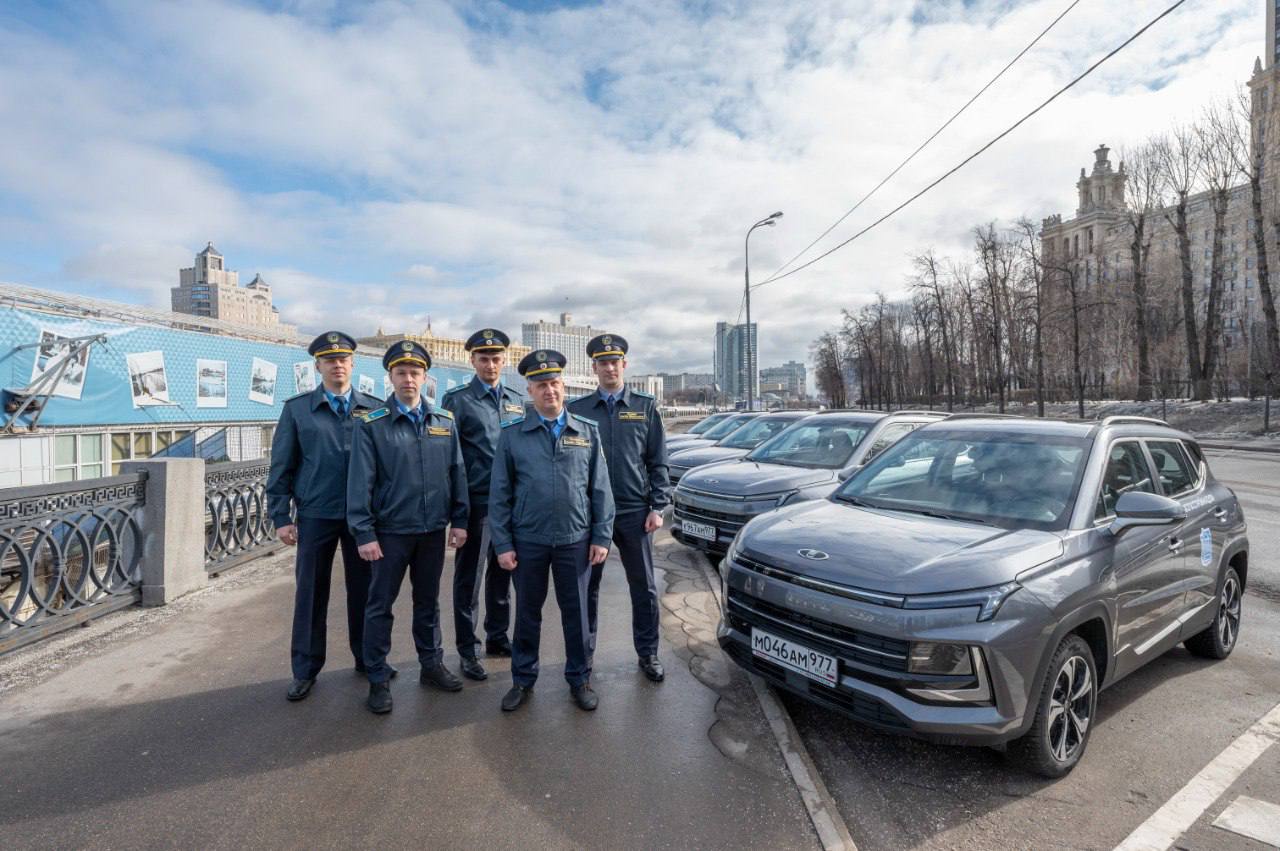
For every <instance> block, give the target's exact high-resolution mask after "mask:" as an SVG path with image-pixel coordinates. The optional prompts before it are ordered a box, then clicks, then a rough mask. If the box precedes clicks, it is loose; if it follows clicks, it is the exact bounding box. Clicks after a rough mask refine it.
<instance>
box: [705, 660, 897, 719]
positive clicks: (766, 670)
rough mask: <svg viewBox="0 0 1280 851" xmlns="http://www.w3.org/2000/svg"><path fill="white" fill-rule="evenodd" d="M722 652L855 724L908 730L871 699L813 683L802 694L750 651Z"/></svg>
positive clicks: (779, 669) (780, 671) (779, 668)
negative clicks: (840, 713) (843, 714)
mask: <svg viewBox="0 0 1280 851" xmlns="http://www.w3.org/2000/svg"><path fill="white" fill-rule="evenodd" d="M725 649H726V652H728V654H729V655H730V656H731V657H732V658H733V660H734V661H735V662H737V663H738V664H739V665H742V666H743V667H744V668H748V669H750V670H754V671H755V672H756V673H758V674H759V675H760V676H762V677H764V678H765V679H767V680H769V681H770V682H772V683H774V684H776V685H778V686H781V687H782V688H785V689H787V690H789V691H798V692H801V693H802V694H804V696H805V697H808V698H809V699H811V700H812V701H814V702H815V703H818V704H821V705H823V706H827V707H829V708H831V709H836V710H839V711H842V712H844V713H845V714H847V715H849V716H851V717H852V718H853V719H854V720H855V721H861V722H863V723H866V724H875V725H878V726H881V727H888V728H892V729H896V730H906V729H909V725H908V724H907V722H906V720H905V719H904V718H903V717H902V716H901V715H899V714H898V713H897V712H894V711H893V709H891V708H890V707H889V706H887V705H885V704H884V703H881V702H880V701H878V700H876V699H875V698H874V697H868V696H867V695H864V694H859V693H857V692H850V691H842V690H840V689H834V688H831V687H830V686H826V685H823V684H822V683H819V682H816V681H815V682H806V686H807V688H806V689H804V690H801V689H798V688H796V687H795V686H793V685H792V683H791V681H790V680H788V678H787V671H786V669H785V668H783V667H782V666H781V665H775V664H774V663H773V662H770V661H769V660H768V659H761V658H760V657H759V656H756V655H755V654H754V653H752V652H751V650H750V648H748V647H746V646H744V645H742V644H738V643H736V642H735V643H733V644H731V645H729V646H728V647H726V648H725Z"/></svg>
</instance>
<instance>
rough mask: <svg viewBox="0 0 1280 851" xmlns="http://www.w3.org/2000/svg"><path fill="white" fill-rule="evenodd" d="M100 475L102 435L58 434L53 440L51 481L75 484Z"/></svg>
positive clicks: (99, 433)
mask: <svg viewBox="0 0 1280 851" xmlns="http://www.w3.org/2000/svg"><path fill="white" fill-rule="evenodd" d="M101 475H102V433H101V432H98V433H95V434H58V435H54V439H53V480H54V481H55V482H76V481H80V480H81V479H96V478H98V477H100V476H101Z"/></svg>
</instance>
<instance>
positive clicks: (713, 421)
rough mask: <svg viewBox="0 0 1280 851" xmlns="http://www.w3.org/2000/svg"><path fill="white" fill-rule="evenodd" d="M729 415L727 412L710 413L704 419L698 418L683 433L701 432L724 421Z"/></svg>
mask: <svg viewBox="0 0 1280 851" xmlns="http://www.w3.org/2000/svg"><path fill="white" fill-rule="evenodd" d="M729 416H730V415H729V414H712V415H711V416H709V417H707V418H706V419H705V420H698V422H697V424H696V425H694V427H693V428H691V429H689V430H688V431H686V432H685V434H702V433H703V432H704V431H707V430H709V429H711V428H713V427H715V426H716V425H717V424H718V423H722V422H724V421H725V419H726V418H727V417H729Z"/></svg>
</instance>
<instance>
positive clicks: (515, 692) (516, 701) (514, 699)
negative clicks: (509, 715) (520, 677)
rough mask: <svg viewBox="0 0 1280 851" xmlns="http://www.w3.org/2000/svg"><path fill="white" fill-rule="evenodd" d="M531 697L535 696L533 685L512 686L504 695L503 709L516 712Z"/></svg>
mask: <svg viewBox="0 0 1280 851" xmlns="http://www.w3.org/2000/svg"><path fill="white" fill-rule="evenodd" d="M531 697H533V686H512V687H511V688H510V689H509V690H508V691H507V693H506V694H504V695H503V696H502V711H503V712H515V711H516V710H517V709H519V708H520V707H521V706H522V705H523V704H524V702H525V701H526V700H528V699H529V698H531Z"/></svg>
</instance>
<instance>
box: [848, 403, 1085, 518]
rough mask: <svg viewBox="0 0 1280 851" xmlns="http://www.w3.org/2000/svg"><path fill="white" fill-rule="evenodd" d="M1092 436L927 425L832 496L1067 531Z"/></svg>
mask: <svg viewBox="0 0 1280 851" xmlns="http://www.w3.org/2000/svg"><path fill="white" fill-rule="evenodd" d="M1088 445H1089V442H1088V440H1087V439H1086V438H1074V437H1064V436H1059V435H1045V434H1027V433H1020V432H1005V433H1000V432H982V433H977V432H973V431H946V430H934V429H931V428H926V429H921V430H920V431H917V432H914V433H912V434H909V435H907V436H906V437H904V438H903V439H902V440H901V441H899V442H898V443H896V444H894V445H893V446H891V447H889V448H888V449H886V450H885V451H884V453H883V454H882V455H880V456H879V457H877V458H876V459H875V460H874V461H872V462H871V463H869V464H867V466H865V467H863V468H862V469H861V470H859V471H858V472H857V473H856V474H855V475H854V476H853V477H852V478H850V479H849V481H847V482H846V483H845V484H844V485H843V486H841V487H840V489H839V490H837V491H836V492H835V494H833V498H834V499H839V500H843V501H845V502H852V503H855V504H857V505H864V506H866V507H868V508H884V509H889V510H892V511H910V512H915V513H918V514H927V515H930V516H941V517H950V518H955V519H959V520H973V521H976V522H980V523H990V524H992V525H996V526H1001V527H1004V528H1011V529H1019V528H1036V529H1061V528H1064V527H1065V526H1066V523H1067V522H1068V520H1069V519H1070V514H1071V507H1072V506H1073V505H1074V504H1075V493H1076V489H1077V488H1078V487H1079V485H1080V477H1081V474H1082V471H1083V470H1084V462H1085V458H1086V457H1087V455H1088V451H1087V450H1088Z"/></svg>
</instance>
